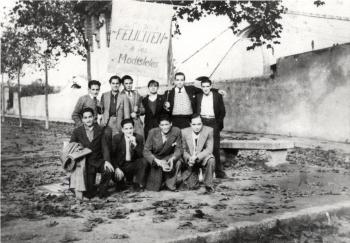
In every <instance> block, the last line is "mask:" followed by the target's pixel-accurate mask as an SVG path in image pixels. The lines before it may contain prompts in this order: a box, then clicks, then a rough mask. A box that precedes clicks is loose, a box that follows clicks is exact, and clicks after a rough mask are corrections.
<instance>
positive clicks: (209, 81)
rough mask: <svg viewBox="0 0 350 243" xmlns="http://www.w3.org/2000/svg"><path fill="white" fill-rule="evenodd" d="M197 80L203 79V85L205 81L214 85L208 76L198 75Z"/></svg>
mask: <svg viewBox="0 0 350 243" xmlns="http://www.w3.org/2000/svg"><path fill="white" fill-rule="evenodd" d="M196 80H198V81H201V85H202V84H203V83H209V84H210V85H212V82H211V80H210V79H209V78H208V77H206V76H201V77H198V78H196Z"/></svg>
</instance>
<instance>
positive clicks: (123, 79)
mask: <svg viewBox="0 0 350 243" xmlns="http://www.w3.org/2000/svg"><path fill="white" fill-rule="evenodd" d="M126 79H130V80H131V81H134V80H133V79H132V77H131V76H129V75H124V76H123V77H122V84H124V81H125V80H126Z"/></svg>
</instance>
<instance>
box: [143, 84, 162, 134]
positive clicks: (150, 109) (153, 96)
mask: <svg viewBox="0 0 350 243" xmlns="http://www.w3.org/2000/svg"><path fill="white" fill-rule="evenodd" d="M158 89H159V83H158V82H157V81H155V80H151V81H149V82H148V90H149V94H148V95H147V96H146V97H145V98H143V99H142V105H143V107H144V108H145V128H144V132H145V140H146V139H147V136H148V131H149V130H151V129H152V128H156V127H158V120H159V117H160V116H161V115H162V114H165V113H166V111H165V110H164V106H163V104H164V102H165V99H164V95H160V94H158Z"/></svg>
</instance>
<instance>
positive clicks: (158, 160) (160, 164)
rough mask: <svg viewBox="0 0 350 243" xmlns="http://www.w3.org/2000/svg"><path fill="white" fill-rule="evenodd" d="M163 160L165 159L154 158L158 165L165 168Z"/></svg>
mask: <svg viewBox="0 0 350 243" xmlns="http://www.w3.org/2000/svg"><path fill="white" fill-rule="evenodd" d="M163 161H164V160H160V159H157V158H154V162H155V163H156V165H157V166H159V167H162V168H163Z"/></svg>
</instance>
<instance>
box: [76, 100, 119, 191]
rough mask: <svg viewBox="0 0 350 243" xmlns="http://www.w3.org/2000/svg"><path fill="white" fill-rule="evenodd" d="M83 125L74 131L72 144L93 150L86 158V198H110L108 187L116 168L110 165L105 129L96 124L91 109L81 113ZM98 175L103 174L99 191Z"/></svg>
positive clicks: (88, 108) (87, 108) (84, 109)
mask: <svg viewBox="0 0 350 243" xmlns="http://www.w3.org/2000/svg"><path fill="white" fill-rule="evenodd" d="M81 120H82V123H83V125H81V126H79V127H77V128H75V129H74V131H73V134H72V136H71V139H70V143H72V142H76V143H80V144H81V145H82V146H83V147H84V148H89V149H91V150H92V152H91V153H90V154H88V155H87V156H86V188H87V191H86V192H85V193H84V196H85V197H87V198H92V197H94V196H95V195H96V194H97V193H98V195H99V197H100V198H103V197H106V196H108V193H107V186H108V183H109V180H110V179H111V178H112V175H113V172H114V168H113V166H112V164H111V163H110V161H111V159H110V151H109V147H108V145H107V141H106V138H105V136H104V132H103V128H101V127H100V126H99V125H98V124H96V123H95V122H94V111H93V109H92V108H90V107H86V108H83V110H82V111H81ZM96 173H101V174H102V177H101V182H100V185H99V187H98V190H97V189H96V187H95V182H96Z"/></svg>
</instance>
